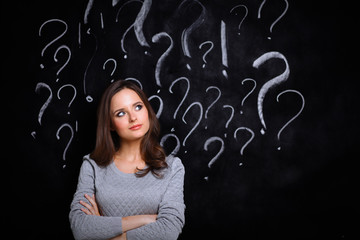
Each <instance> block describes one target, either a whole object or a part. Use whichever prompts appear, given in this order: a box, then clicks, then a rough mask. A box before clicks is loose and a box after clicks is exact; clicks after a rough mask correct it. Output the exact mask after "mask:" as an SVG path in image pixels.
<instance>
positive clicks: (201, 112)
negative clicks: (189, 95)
mask: <svg viewBox="0 0 360 240" xmlns="http://www.w3.org/2000/svg"><path fill="white" fill-rule="evenodd" d="M193 106H198V107H199V109H200V114H199V119H198V120H197V122H196V124H195V125H194V127H193V128H192V129H191V130H190V131H189V133H188V134H187V135H186V137H185V138H184V141H183V146H184V147H185V143H186V141H187V139H188V138H189V136H190V135H191V134H192V132H193V131H194V130H195V129H196V128H197V126H198V125H199V124H200V122H201V119H202V115H203V106H202V105H201V103H200V102H193V103H192V104H191V105H190V106H189V107H188V108H187V109H186V111H185V113H184V114H183V116H182V121H183V122H184V123H185V124H187V122H186V121H185V115H186V114H187V112H188V111H189V110H190V109H191V108H192V107H193Z"/></svg>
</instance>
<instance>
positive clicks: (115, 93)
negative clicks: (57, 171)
mask: <svg viewBox="0 0 360 240" xmlns="http://www.w3.org/2000/svg"><path fill="white" fill-rule="evenodd" d="M159 132H160V127H159V122H158V120H157V118H156V115H155V113H154V111H153V110H152V108H151V105H150V103H149V102H148V100H147V97H146V96H145V94H144V92H143V91H142V90H141V89H140V88H139V87H137V85H135V84H134V83H132V82H130V81H122V80H119V81H116V82H114V83H112V84H111V85H110V86H109V87H108V88H107V89H106V90H105V92H104V94H103V96H102V98H101V101H100V104H99V108H98V123H97V132H96V144H95V149H94V151H93V152H92V153H91V154H89V155H86V156H84V160H83V163H82V166H81V169H80V175H79V180H78V186H77V190H76V192H75V194H74V198H73V201H72V203H71V210H70V214H69V219H70V224H71V229H72V232H73V235H74V237H75V239H129V240H132V239H147V240H148V239H156V240H159V239H166V240H170V239H177V238H178V236H179V234H180V233H181V231H182V228H183V226H184V223H185V217H184V210H185V205H184V197H183V184H184V174H185V171H184V166H183V165H182V163H181V160H180V159H179V158H177V157H172V156H169V157H166V155H165V153H164V150H163V149H162V147H161V146H160V144H159V142H158V136H159Z"/></svg>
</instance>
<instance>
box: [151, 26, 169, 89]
mask: <svg viewBox="0 0 360 240" xmlns="http://www.w3.org/2000/svg"><path fill="white" fill-rule="evenodd" d="M162 37H167V38H169V39H170V46H169V47H168V49H166V51H165V52H164V53H163V54H162V55H161V57H160V58H159V60H158V61H157V63H156V68H155V79H156V85H158V86H159V87H161V83H160V69H161V67H162V65H163V63H164V60H165V58H166V57H167V56H168V55H169V53H170V51H171V49H172V48H173V45H174V42H173V40H172V38H171V37H170V35H169V34H167V33H166V32H161V33H158V34H155V35H154V36H153V37H152V42H153V43H156V42H159V40H160V38H162Z"/></svg>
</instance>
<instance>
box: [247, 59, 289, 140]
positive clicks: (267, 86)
mask: <svg viewBox="0 0 360 240" xmlns="http://www.w3.org/2000/svg"><path fill="white" fill-rule="evenodd" d="M270 59H282V60H283V61H284V62H285V66H286V67H285V70H284V72H283V73H282V74H280V75H279V76H276V77H274V78H272V79H270V80H269V81H267V82H266V83H265V84H264V85H263V86H262V87H261V89H260V91H259V95H258V100H257V108H258V114H259V118H260V121H261V124H262V125H263V127H264V128H263V129H261V134H265V130H266V124H265V120H264V114H263V102H264V98H265V95H266V93H267V92H268V91H269V90H270V89H271V88H273V87H275V86H277V85H279V84H280V83H282V82H285V81H286V80H287V79H288V77H289V75H290V68H289V64H288V62H287V60H286V58H285V56H284V55H282V54H281V53H279V52H267V53H264V54H263V55H261V56H260V57H259V58H257V59H256V60H255V61H254V62H253V67H255V68H259V67H260V66H261V65H262V64H264V63H265V62H267V61H269V60H270Z"/></svg>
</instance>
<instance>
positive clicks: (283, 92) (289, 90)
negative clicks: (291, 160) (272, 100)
mask: <svg viewBox="0 0 360 240" xmlns="http://www.w3.org/2000/svg"><path fill="white" fill-rule="evenodd" d="M285 93H295V94H297V95H299V96H300V97H301V100H302V103H301V108H300V110H299V112H298V113H297V114H295V116H294V117H292V118H291V119H290V120H289V121H287V122H286V123H285V124H284V126H283V127H282V128H281V129H280V130H279V132H278V134H277V138H278V140H279V141H280V134H281V133H282V131H283V130H284V129H285V128H286V127H287V126H288V125H289V124H290V123H291V122H292V121H294V120H295V119H296V118H297V117H298V116H299V115H300V113H301V112H302V111H303V109H304V106H305V99H304V96H303V95H302V94H301V93H300V92H299V91H297V90H292V89H288V90H285V91H282V92H281V93H279V94H278V95H277V97H276V101H277V102H279V97H280V96H281V95H283V94H285ZM278 150H280V147H279V148H278Z"/></svg>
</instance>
